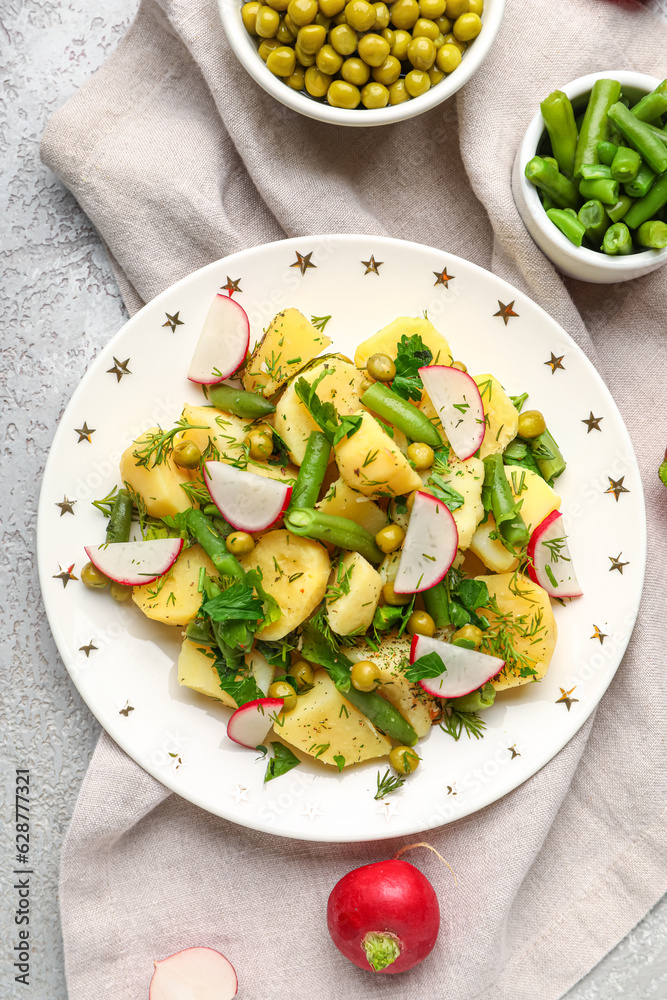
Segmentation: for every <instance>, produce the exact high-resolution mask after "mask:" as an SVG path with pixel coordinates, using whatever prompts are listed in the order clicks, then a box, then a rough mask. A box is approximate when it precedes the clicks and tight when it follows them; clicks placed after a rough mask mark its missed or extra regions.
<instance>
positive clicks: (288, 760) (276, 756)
mask: <svg viewBox="0 0 667 1000" xmlns="http://www.w3.org/2000/svg"><path fill="white" fill-rule="evenodd" d="M271 746H272V747H273V757H272V758H271V760H270V761H269V763H268V764H267V766H266V774H265V775H264V781H265V782H266V781H272V780H273V779H274V778H279V777H280V775H281V774H287V772H288V771H291V770H292V768H293V767H296V766H297V765H298V764H300V763H301V761H300V760H299V758H298V757H297V756H296V754H293V753H292V751H291V750H290V749H289V747H286V746H285V745H284V744H282V743H272V744H271Z"/></svg>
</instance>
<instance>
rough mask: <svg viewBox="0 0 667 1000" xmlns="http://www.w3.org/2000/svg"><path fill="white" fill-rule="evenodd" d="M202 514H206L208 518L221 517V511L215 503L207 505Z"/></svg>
mask: <svg viewBox="0 0 667 1000" xmlns="http://www.w3.org/2000/svg"><path fill="white" fill-rule="evenodd" d="M202 512H203V513H204V514H206V516H207V517H220V511H219V510H218V508H217V507H216V505H215V504H214V503H207V504H206V505H205V506H204V507H202Z"/></svg>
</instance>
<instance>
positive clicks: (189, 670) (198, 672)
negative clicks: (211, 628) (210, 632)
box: [178, 639, 273, 708]
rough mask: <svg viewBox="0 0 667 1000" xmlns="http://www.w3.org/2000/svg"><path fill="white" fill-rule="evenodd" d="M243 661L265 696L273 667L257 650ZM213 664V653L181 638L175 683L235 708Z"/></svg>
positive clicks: (233, 701)
mask: <svg viewBox="0 0 667 1000" xmlns="http://www.w3.org/2000/svg"><path fill="white" fill-rule="evenodd" d="M245 661H246V663H247V665H248V666H249V667H250V670H251V672H252V674H253V675H254V678H255V683H256V684H257V687H258V688H259V689H260V691H263V692H264V694H266V692H267V691H268V689H269V685H270V684H271V681H272V680H273V667H272V666H270V664H269V663H268V662H267V661H266V659H265V657H264V656H262V654H261V653H260V652H258V651H257V650H253V651H252V652H250V653H247V654H246V657H245ZM214 662H215V654H214V653H212V652H211V650H210V649H206V647H205V646H202V645H201V644H200V643H198V642H191V640H190V639H184V641H183V645H182V646H181V652H180V655H179V657H178V683H179V684H182V685H183V686H184V687H189V688H192V690H193V691H197V692H198V693H199V694H205V695H206V696H207V697H209V698H216V699H217V700H218V701H221V702H222V703H223V705H227V706H228V707H229V708H236V707H237V705H236V702H235V700H234V699H233V698H232V696H231V695H230V694H228V693H227V692H226V691H223V690H222V688H221V687H220V678H219V677H218V671H217V670H216V669H215V667H214V666H213V664H214Z"/></svg>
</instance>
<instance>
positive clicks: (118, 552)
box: [86, 538, 183, 587]
mask: <svg viewBox="0 0 667 1000" xmlns="http://www.w3.org/2000/svg"><path fill="white" fill-rule="evenodd" d="M182 548H183V539H182V538H152V539H150V540H148V541H145V542H142V541H138V542H113V543H111V544H110V543H109V542H107V543H106V544H104V545H87V546H86V555H87V556H88V558H89V559H90V561H91V563H92V564H93V566H95V567H97V569H99V571H100V573H104V575H105V576H108V577H109V579H110V580H115V581H116V582H117V583H124V584H125V586H126V587H141V586H143V584H145V583H152V582H153V580H157V578H158V577H159V576H162V575H163V573H166V572H167V570H168V569H171V567H172V566H173V565H174V563H175V562H176V560H177V559H178V556H179V555H180V551H181V549H182Z"/></svg>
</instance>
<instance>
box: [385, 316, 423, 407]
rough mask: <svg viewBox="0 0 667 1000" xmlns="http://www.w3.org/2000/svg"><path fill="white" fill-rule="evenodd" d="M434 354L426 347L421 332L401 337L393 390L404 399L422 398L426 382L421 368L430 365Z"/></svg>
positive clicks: (397, 346) (397, 351) (397, 347)
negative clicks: (422, 377)
mask: <svg viewBox="0 0 667 1000" xmlns="http://www.w3.org/2000/svg"><path fill="white" fill-rule="evenodd" d="M432 360H433V354H432V353H431V351H430V350H429V349H428V347H426V345H425V344H424V342H423V340H422V339H421V337H420V336H419V334H417V333H415V334H413V335H412V337H406V335H405V334H403V336H402V337H401V339H400V341H399V343H398V344H397V345H396V360H395V362H394V363H395V365H396V375H395V376H394V380H393V381H392V383H391V388H392V391H393V392H395V393H396V395H397V396H401V398H402V399H414V400H421V398H422V391H423V389H424V384H423V382H422V380H421V378H420V376H419V369H420V368H422V367H424V366H425V365H430V364H431V361H432Z"/></svg>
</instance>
